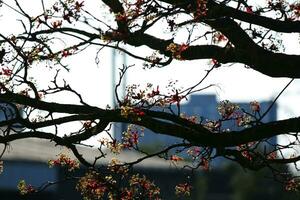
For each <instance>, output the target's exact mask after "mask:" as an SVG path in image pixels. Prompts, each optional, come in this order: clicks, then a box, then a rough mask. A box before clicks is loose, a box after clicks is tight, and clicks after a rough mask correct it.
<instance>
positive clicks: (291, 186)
mask: <svg viewBox="0 0 300 200" xmlns="http://www.w3.org/2000/svg"><path fill="white" fill-rule="evenodd" d="M299 186H300V184H299V181H297V180H295V179H290V180H288V181H286V183H285V190H287V191H299Z"/></svg>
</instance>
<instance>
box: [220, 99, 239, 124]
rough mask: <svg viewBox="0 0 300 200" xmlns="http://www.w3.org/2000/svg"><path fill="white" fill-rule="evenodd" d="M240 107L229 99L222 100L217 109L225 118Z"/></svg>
mask: <svg viewBox="0 0 300 200" xmlns="http://www.w3.org/2000/svg"><path fill="white" fill-rule="evenodd" d="M239 108H240V107H239V106H238V105H237V104H235V103H232V102H230V101H228V100H224V101H221V102H220V103H219V104H218V106H217V110H218V112H219V114H220V115H221V116H222V118H223V119H229V118H231V117H232V116H233V114H234V112H235V111H237V110H238V109H239Z"/></svg>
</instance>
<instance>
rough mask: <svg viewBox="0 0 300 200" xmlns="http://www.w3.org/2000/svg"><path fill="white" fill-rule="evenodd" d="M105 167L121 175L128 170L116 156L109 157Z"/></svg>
mask: <svg viewBox="0 0 300 200" xmlns="http://www.w3.org/2000/svg"><path fill="white" fill-rule="evenodd" d="M107 168H108V170H109V171H111V172H113V173H116V174H122V175H126V174H127V173H128V171H129V169H128V167H127V166H126V165H124V163H121V161H119V160H118V159H116V158H113V159H111V161H110V163H109V164H108V166H107Z"/></svg>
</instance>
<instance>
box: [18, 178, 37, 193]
mask: <svg viewBox="0 0 300 200" xmlns="http://www.w3.org/2000/svg"><path fill="white" fill-rule="evenodd" d="M18 190H19V192H20V194H21V195H26V194H31V193H34V192H36V190H35V189H34V188H33V186H32V185H30V184H26V182H25V180H20V181H19V183H18Z"/></svg>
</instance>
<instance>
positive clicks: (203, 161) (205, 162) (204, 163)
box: [200, 157, 210, 171]
mask: <svg viewBox="0 0 300 200" xmlns="http://www.w3.org/2000/svg"><path fill="white" fill-rule="evenodd" d="M200 166H201V168H202V170H204V171H208V170H209V166H210V162H209V159H207V158H204V157H202V158H201V161H200Z"/></svg>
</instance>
